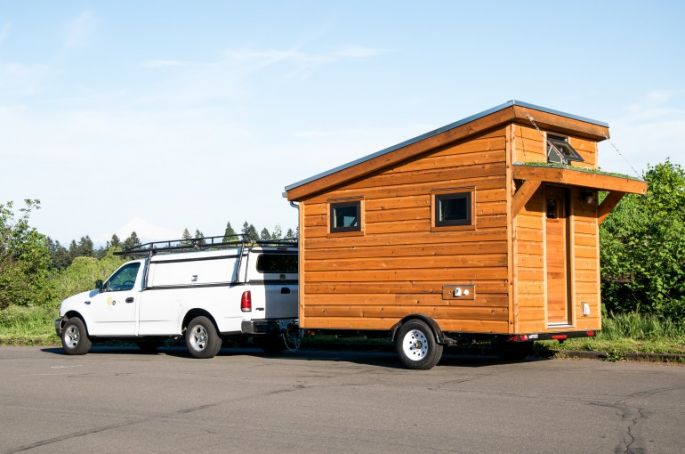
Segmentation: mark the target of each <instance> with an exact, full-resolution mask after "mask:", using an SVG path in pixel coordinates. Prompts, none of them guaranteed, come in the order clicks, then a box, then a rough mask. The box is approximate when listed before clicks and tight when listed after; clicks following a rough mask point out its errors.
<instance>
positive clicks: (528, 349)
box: [494, 341, 533, 361]
mask: <svg viewBox="0 0 685 454" xmlns="http://www.w3.org/2000/svg"><path fill="white" fill-rule="evenodd" d="M494 347H495V352H497V356H499V357H500V359H503V360H504V361H523V360H524V359H526V357H528V355H530V354H531V353H533V341H528V342H504V341H499V342H495V344H494Z"/></svg>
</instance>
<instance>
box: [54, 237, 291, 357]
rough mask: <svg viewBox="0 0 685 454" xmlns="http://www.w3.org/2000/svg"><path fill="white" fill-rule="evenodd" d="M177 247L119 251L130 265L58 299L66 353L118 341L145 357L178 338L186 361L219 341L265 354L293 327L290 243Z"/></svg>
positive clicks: (171, 244)
mask: <svg viewBox="0 0 685 454" xmlns="http://www.w3.org/2000/svg"><path fill="white" fill-rule="evenodd" d="M213 238H220V237H210V238H208V239H205V240H204V241H205V243H204V244H203V245H202V246H203V247H195V246H194V245H187V244H186V245H184V244H183V243H179V242H180V241H181V240H173V241H169V242H161V243H164V245H165V246H166V247H162V246H161V245H160V244H159V242H158V243H147V244H145V245H142V246H139V247H138V248H136V249H134V250H129V251H124V254H127V255H131V256H141V255H142V256H143V257H142V258H135V259H134V260H131V261H129V262H127V263H125V264H123V265H122V266H121V267H119V268H118V269H117V270H116V271H115V272H114V273H112V275H111V276H110V277H109V278H108V279H107V280H106V281H104V282H101V281H98V282H96V288H95V289H93V290H89V291H86V292H83V293H79V294H77V295H74V296H71V297H69V298H67V299H65V300H64V301H63V302H62V304H61V306H60V317H59V318H58V319H57V320H56V322H55V328H56V331H57V334H58V335H59V336H60V338H61V339H62V344H63V347H64V349H65V351H66V352H67V353H70V354H82V353H86V352H87V351H88V350H89V349H90V346H91V345H92V342H93V341H98V340H105V339H126V340H132V341H134V342H137V343H138V344H139V345H140V346H141V348H143V349H146V350H153V349H154V348H153V347H154V346H158V345H160V344H161V343H162V342H163V341H165V340H166V339H168V338H181V337H185V340H186V345H187V347H188V350H189V352H190V353H191V355H193V356H196V357H212V356H214V355H216V353H218V351H219V349H220V348H221V344H222V340H223V339H227V338H231V337H240V336H243V335H254V336H258V337H259V343H260V345H262V346H263V347H264V349H265V350H267V351H269V352H275V351H276V350H278V349H279V348H280V349H282V348H283V347H284V346H285V345H284V344H283V336H282V334H283V333H284V332H286V331H287V330H288V329H289V327H290V328H291V327H293V326H296V324H297V316H298V315H297V314H298V301H297V295H298V280H297V259H298V258H297V247H296V245H295V244H293V243H280V242H278V243H275V242H268V243H267V242H257V243H249V244H248V243H247V242H245V241H242V240H241V241H236V242H225V241H223V238H221V242H216V243H215V242H213V241H212V239H213Z"/></svg>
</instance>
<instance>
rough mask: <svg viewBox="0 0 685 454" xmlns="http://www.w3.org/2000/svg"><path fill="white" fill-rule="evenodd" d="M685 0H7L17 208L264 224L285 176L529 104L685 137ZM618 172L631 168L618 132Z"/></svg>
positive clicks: (89, 222) (9, 171) (103, 230)
mask: <svg viewBox="0 0 685 454" xmlns="http://www.w3.org/2000/svg"><path fill="white" fill-rule="evenodd" d="M684 20H685V7H684V6H683V3H682V2H649V3H646V2H626V1H621V2H609V1H602V2H597V1H593V2H582V1H580V2H578V1H577V2H549V1H546V2H524V1H521V2H501V3H500V2H487V1H480V2H398V1H392V2H382V1H377V2H273V3H270V2H262V3H257V2H211V1H203V2H171V1H158V2H155V1H149V2H132V1H131V2H125V1H122V2H88V1H80V2H69V1H61V2H52V1H42V2H41V1H22V2H16V1H5V0H0V162H1V163H2V169H3V172H2V176H1V179H0V201H8V200H15V201H20V200H22V199H24V198H27V197H31V198H38V199H40V200H41V201H42V204H43V208H42V210H40V212H38V213H37V214H36V215H35V216H34V218H33V219H34V224H36V225H37V226H38V227H39V229H40V230H41V231H43V232H44V233H46V234H48V235H50V236H52V237H53V238H57V239H59V240H60V241H63V242H64V241H69V240H71V239H72V238H77V237H79V236H81V235H85V234H89V235H91V237H92V238H93V239H94V240H96V241H97V242H103V241H105V240H106V239H108V238H109V237H110V236H111V234H112V233H114V232H117V233H118V234H119V235H121V236H126V235H128V233H129V231H130V230H131V229H136V230H137V231H138V233H139V234H140V235H141V236H143V237H145V238H147V239H165V238H168V237H170V236H171V237H177V236H179V235H180V233H181V231H182V230H183V228H184V227H189V228H191V229H195V228H199V229H200V230H202V231H203V232H204V233H205V234H221V233H222V232H223V229H224V226H225V224H226V221H230V222H231V223H232V224H233V226H234V227H237V226H239V225H241V224H242V222H243V221H244V220H246V219H247V220H249V221H250V222H252V223H254V224H255V225H257V226H258V227H260V228H261V227H263V226H266V227H268V228H269V229H271V228H272V227H273V226H274V225H275V224H279V225H280V226H282V228H283V230H284V231H285V230H286V229H287V228H288V227H293V228H294V227H295V225H296V223H297V216H296V211H295V210H294V209H293V208H291V207H290V206H289V205H288V203H287V202H286V201H285V200H284V199H282V198H281V193H282V191H283V187H284V186H285V185H287V184H290V183H293V182H295V181H298V180H301V179H303V178H306V177H309V176H311V175H313V174H316V173H319V172H321V171H323V170H327V169H329V168H331V167H335V166H337V165H339V164H341V163H344V162H348V161H351V160H353V159H356V158H358V157H360V156H363V155H366V154H368V153H371V152H374V151H376V150H378V149H381V148H385V147H387V146H390V145H393V144H395V143H397V142H401V141H403V140H405V139H408V138H411V137H413V136H415V135H418V134H420V133H423V132H426V131H429V130H431V129H434V128H436V127H439V126H442V125H444V124H447V123H450V122H453V121H455V120H458V119H460V118H463V117H465V116H468V115H471V114H474V113H476V112H479V111H482V110H485V109H487V108H489V107H492V106H495V105H498V104H501V103H503V102H505V101H507V100H509V99H512V98H515V99H520V100H524V101H528V102H531V103H534V104H539V105H543V106H547V107H551V108H554V109H558V110H562V111H566V112H570V113H574V114H578V115H582V116H587V117H590V118H596V119H599V120H603V121H607V122H608V123H609V124H610V127H611V132H612V140H613V143H614V145H616V146H617V147H618V148H619V149H620V150H621V152H622V153H623V154H624V155H625V156H626V157H627V159H628V161H629V162H630V163H631V164H632V165H633V166H635V167H636V168H637V169H638V170H639V171H642V170H643V169H645V168H646V165H647V163H650V162H651V163H655V162H659V161H662V160H664V159H666V157H667V156H670V158H671V160H672V161H674V162H678V163H681V164H683V163H684V161H685V159H684V156H685V147H684V146H683V141H682V136H683V134H684V133H685V84H684V82H685V77H684V76H683V74H684V73H685V45H684V44H685V32H684V31H683V27H682V23H683V21H684ZM600 153H601V155H600V165H601V166H602V168H604V169H606V170H616V171H623V172H627V173H630V172H631V170H630V168H629V167H628V166H627V165H626V164H625V163H624V162H623V160H622V159H621V158H620V157H619V156H618V155H617V154H616V152H615V151H614V150H613V148H612V147H611V146H610V145H609V144H607V143H604V144H603V145H602V146H601V148H600Z"/></svg>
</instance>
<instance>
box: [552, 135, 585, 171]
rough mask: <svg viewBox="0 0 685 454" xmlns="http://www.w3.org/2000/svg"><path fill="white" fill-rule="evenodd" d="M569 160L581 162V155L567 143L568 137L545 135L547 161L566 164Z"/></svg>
mask: <svg viewBox="0 0 685 454" xmlns="http://www.w3.org/2000/svg"><path fill="white" fill-rule="evenodd" d="M570 161H578V162H583V161H584V159H583V157H582V156H581V155H580V154H579V153H578V152H577V151H576V150H575V148H573V147H572V146H571V144H570V143H568V137H561V136H553V135H550V134H548V135H547V162H553V163H557V164H564V165H567V164H568V163H569V162H570Z"/></svg>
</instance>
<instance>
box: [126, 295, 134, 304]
mask: <svg viewBox="0 0 685 454" xmlns="http://www.w3.org/2000/svg"><path fill="white" fill-rule="evenodd" d="M133 301H134V300H133V297H132V296H129V297H128V298H126V302H127V303H132V302H133Z"/></svg>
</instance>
